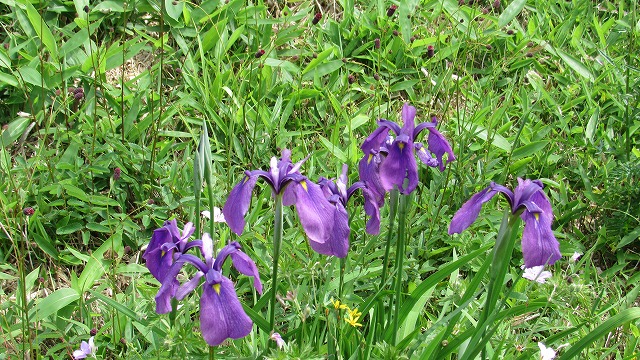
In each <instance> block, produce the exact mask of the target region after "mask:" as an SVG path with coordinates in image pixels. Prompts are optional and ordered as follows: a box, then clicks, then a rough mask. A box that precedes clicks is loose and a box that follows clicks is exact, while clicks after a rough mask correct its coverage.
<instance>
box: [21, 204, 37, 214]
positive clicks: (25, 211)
mask: <svg viewBox="0 0 640 360" xmlns="http://www.w3.org/2000/svg"><path fill="white" fill-rule="evenodd" d="M35 212H36V211H35V210H34V209H33V208H32V207H31V206H29V207H26V208H24V209H22V213H23V214H25V215H26V216H31V215H33V214H35Z"/></svg>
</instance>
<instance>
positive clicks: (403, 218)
mask: <svg viewBox="0 0 640 360" xmlns="http://www.w3.org/2000/svg"><path fill="white" fill-rule="evenodd" d="M411 199H412V195H411V194H409V195H400V199H399V203H400V206H399V207H398V239H397V240H396V263H395V268H396V271H395V275H396V276H395V280H394V287H395V294H394V301H393V304H394V308H393V340H392V342H393V344H394V345H395V344H397V341H398V339H397V335H398V326H399V322H398V320H399V319H398V318H399V316H400V307H401V306H402V288H403V286H402V285H403V282H402V274H403V273H404V269H403V267H404V257H405V246H406V244H405V237H406V224H407V208H408V206H409V203H410V202H411Z"/></svg>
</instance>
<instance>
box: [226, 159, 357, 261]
mask: <svg viewBox="0 0 640 360" xmlns="http://www.w3.org/2000/svg"><path fill="white" fill-rule="evenodd" d="M305 160H306V159H305ZM305 160H302V161H300V162H297V163H295V164H292V163H291V151H289V150H287V149H284V150H283V151H282V157H281V158H280V160H277V159H276V158H275V157H273V158H271V164H270V170H269V171H263V170H254V171H246V172H245V177H244V179H242V181H240V183H238V184H237V185H236V186H235V187H234V188H233V189H232V190H231V193H229V197H228V198H227V201H226V203H225V204H224V208H223V209H222V213H223V214H224V217H225V219H226V220H227V224H228V225H229V227H230V228H231V230H232V231H233V232H234V233H236V234H238V235H240V234H242V231H243V230H244V225H245V220H244V216H245V214H246V213H247V211H249V205H250V204H251V194H252V191H253V188H254V187H255V185H256V182H257V181H258V178H263V179H264V180H265V181H266V182H267V183H268V184H269V186H271V188H272V189H273V194H274V195H276V194H281V195H282V204H283V205H284V206H290V205H295V206H296V211H297V213H298V217H299V218H300V223H301V224H302V228H303V229H304V231H305V233H306V234H307V236H308V237H309V241H310V242H311V245H312V246H311V247H312V248H313V249H316V248H321V247H322V248H330V247H328V246H324V244H325V243H326V242H330V241H333V240H334V239H335V237H334V235H333V229H332V226H331V224H332V221H333V216H334V212H333V209H334V206H333V205H332V204H331V203H329V201H328V200H327V199H326V197H325V196H324V194H323V192H322V189H321V188H320V186H318V185H317V184H316V183H314V182H312V181H310V180H309V179H307V178H306V177H305V176H303V175H301V174H300V172H299V170H300V166H301V165H302V163H303V162H304V161H305ZM314 243H315V244H314ZM316 245H318V246H316ZM321 253H322V254H325V255H335V256H340V255H341V254H342V253H334V252H333V251H328V252H321ZM345 255H346V254H345Z"/></svg>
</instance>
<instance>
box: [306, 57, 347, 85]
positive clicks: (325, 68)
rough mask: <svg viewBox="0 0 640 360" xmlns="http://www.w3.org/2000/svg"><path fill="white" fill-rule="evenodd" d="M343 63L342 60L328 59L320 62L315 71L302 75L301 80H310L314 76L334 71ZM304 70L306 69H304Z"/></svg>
mask: <svg viewBox="0 0 640 360" xmlns="http://www.w3.org/2000/svg"><path fill="white" fill-rule="evenodd" d="M343 65H344V62H342V60H330V61H327V62H326V63H323V64H320V65H318V66H317V67H316V68H315V71H311V72H309V73H306V74H305V75H303V76H302V80H304V81H307V80H312V79H313V78H314V77H316V76H317V77H322V76H325V75H327V74H331V73H332V72H334V71H337V70H338V69H340V68H341V67H342V66H343ZM305 70H306V69H305Z"/></svg>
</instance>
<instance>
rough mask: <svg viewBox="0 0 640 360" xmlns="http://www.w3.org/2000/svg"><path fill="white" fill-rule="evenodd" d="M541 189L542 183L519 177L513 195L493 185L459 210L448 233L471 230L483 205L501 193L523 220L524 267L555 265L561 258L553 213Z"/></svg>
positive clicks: (512, 211) (509, 191)
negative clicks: (554, 233)
mask: <svg viewBox="0 0 640 360" xmlns="http://www.w3.org/2000/svg"><path fill="white" fill-rule="evenodd" d="M542 188H543V185H542V182H541V181H540V180H529V179H526V180H522V179H520V178H518V186H517V187H516V189H515V191H513V192H512V191H511V190H509V189H507V188H506V187H504V186H502V185H499V184H496V183H494V182H492V183H491V185H489V186H488V187H487V188H485V189H483V190H482V191H480V192H479V193H477V194H475V195H473V196H472V197H471V199H469V200H468V201H467V202H466V203H464V204H463V205H462V207H460V209H459V210H458V211H457V212H456V214H455V215H454V217H453V219H452V220H451V224H449V234H454V233H461V232H462V231H463V230H465V229H466V228H468V227H469V226H470V225H471V224H472V223H473V222H474V221H475V220H476V219H477V218H478V214H479V213H480V209H481V208H482V205H483V204H484V203H486V202H487V201H489V200H491V199H492V198H493V197H494V196H495V195H496V194H497V193H499V192H500V193H502V194H503V195H504V196H505V198H506V199H507V201H508V202H509V205H510V206H511V213H512V214H514V215H517V214H519V215H520V217H521V218H522V220H524V231H523V234H522V254H523V256H524V266H525V267H526V268H531V267H534V266H539V265H545V264H553V263H555V262H556V261H557V260H558V259H560V249H559V245H558V241H557V240H556V237H555V236H554V235H553V230H551V223H552V222H553V210H552V209H551V204H550V203H549V199H547V196H546V195H545V193H544V191H543V189H542Z"/></svg>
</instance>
